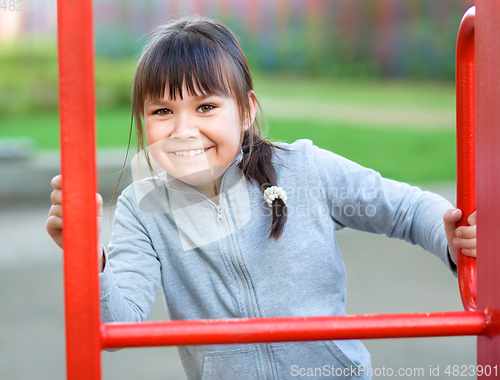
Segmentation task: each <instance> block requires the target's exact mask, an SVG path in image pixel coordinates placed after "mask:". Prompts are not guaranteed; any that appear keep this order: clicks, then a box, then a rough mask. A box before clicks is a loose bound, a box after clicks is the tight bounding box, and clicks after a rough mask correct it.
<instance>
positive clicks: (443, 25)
mask: <svg viewBox="0 0 500 380" xmlns="http://www.w3.org/2000/svg"><path fill="white" fill-rule="evenodd" d="M24 1H25V6H26V4H28V3H26V2H27V1H31V4H32V5H34V4H35V3H36V4H37V11H31V12H28V11H21V12H17V11H15V12H11V11H9V9H8V8H5V9H0V40H1V38H2V35H3V37H4V39H5V38H6V36H8V35H9V32H8V31H7V32H6V31H5V30H3V31H2V29H6V27H5V26H6V25H7V26H8V24H9V22H8V19H10V24H12V19H13V18H16V19H17V21H16V23H15V24H16V25H14V28H17V30H18V33H17V34H20V35H22V34H29V33H35V32H36V33H37V34H39V33H40V32H46V33H49V34H50V33H53V34H55V23H56V20H55V2H56V0H24ZM11 3H14V2H11ZM18 3H19V2H18ZM473 3H474V0H95V1H94V9H95V30H96V53H97V55H101V56H107V57H113V58H114V57H133V56H136V55H137V54H138V52H139V50H140V47H141V46H142V45H143V43H144V41H145V35H146V34H147V33H148V31H150V30H151V29H152V28H153V27H154V26H156V25H158V24H159V23H162V22H165V21H167V20H169V19H172V18H175V17H178V16H182V15H186V14H193V13H200V14H202V15H205V16H208V17H213V18H217V19H220V20H222V21H223V22H224V23H226V24H227V25H228V26H229V27H230V28H231V29H232V30H233V31H234V32H235V33H236V34H237V35H238V36H239V37H240V39H241V41H242V44H243V46H244V50H245V52H246V53H247V55H248V57H249V60H250V62H251V64H252V66H253V69H254V70H265V71H292V72H301V73H305V74H313V75H314V74H323V75H325V74H326V75H335V76H346V75H347V76H379V75H382V76H389V77H394V76H397V77H400V76H407V77H408V76H409V77H414V78H438V79H452V78H453V77H454V51H455V39H456V34H457V30H458V25H459V22H460V19H461V16H462V15H463V13H464V12H465V10H466V9H467V8H468V7H470V6H471V5H473ZM42 8H44V9H42ZM9 12H10V15H9V14H8V13H9ZM14 13H16V15H13V14H14ZM7 16H8V17H7ZM14 16H15V17H14ZM2 25H3V26H4V27H3V28H2ZM12 28H13V26H12V25H11V27H10V29H12ZM11 34H12V32H11Z"/></svg>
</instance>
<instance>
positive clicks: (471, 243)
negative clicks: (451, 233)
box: [453, 238, 476, 249]
mask: <svg viewBox="0 0 500 380" xmlns="http://www.w3.org/2000/svg"><path fill="white" fill-rule="evenodd" d="M453 245H454V246H455V247H456V248H462V249H476V239H475V238H474V239H460V238H455V239H453Z"/></svg>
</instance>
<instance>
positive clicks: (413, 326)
mask: <svg viewBox="0 0 500 380" xmlns="http://www.w3.org/2000/svg"><path fill="white" fill-rule="evenodd" d="M488 318H489V316H487V315H486V313H485V312H482V311H474V312H464V311H458V312H441V313H415V314H377V315H346V316H325V317H282V318H258V319H257V318H253V319H225V320H191V321H171V322H146V323H126V324H125V323H122V324H103V325H102V326H101V335H102V340H103V346H104V347H105V348H121V347H146V346H177V345H197V344H231V343H255V342H284V341H305V340H324V339H379V338H409V337H431V336H455V335H481V334H484V333H485V331H486V328H487V326H488V320H489V319H488Z"/></svg>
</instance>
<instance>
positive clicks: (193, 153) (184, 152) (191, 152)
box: [175, 149, 205, 156]
mask: <svg viewBox="0 0 500 380" xmlns="http://www.w3.org/2000/svg"><path fill="white" fill-rule="evenodd" d="M204 151H205V149H198V150H180V151H178V152H175V154H176V155H178V156H196V155H197V154H200V153H202V152H204Z"/></svg>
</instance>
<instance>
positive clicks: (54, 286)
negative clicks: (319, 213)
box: [0, 184, 476, 380]
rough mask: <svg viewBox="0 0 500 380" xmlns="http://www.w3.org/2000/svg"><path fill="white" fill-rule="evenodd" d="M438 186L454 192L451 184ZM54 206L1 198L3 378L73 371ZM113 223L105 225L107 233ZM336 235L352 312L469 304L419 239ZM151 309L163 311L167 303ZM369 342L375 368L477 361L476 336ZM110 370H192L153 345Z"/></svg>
mask: <svg viewBox="0 0 500 380" xmlns="http://www.w3.org/2000/svg"><path fill="white" fill-rule="evenodd" d="M432 188H433V189H435V190H436V191H437V192H439V193H442V194H443V195H445V196H447V197H448V198H453V187H452V186H451V185H449V184H444V185H442V186H436V185H434V186H433V187H432ZM48 208H49V202H48V201H38V202H36V203H31V204H29V203H18V204H9V205H6V204H1V205H0V209H1V213H0V231H1V236H2V248H1V250H0V300H1V304H2V305H1V308H0V379H5V380H58V379H64V378H65V362H64V355H65V351H64V319H63V288H62V263H61V252H60V250H59V249H58V248H57V247H56V246H55V244H54V243H53V242H52V241H51V240H50V238H49V237H48V235H47V234H46V232H45V226H44V223H45V219H46V215H47V212H48ZM105 220H109V218H107V219H106V218H105ZM109 231H110V228H109V225H105V226H104V231H103V235H104V236H105V237H104V240H107V239H109ZM338 240H339V244H340V246H341V250H342V253H343V257H344V260H345V265H346V268H347V272H348V275H349V278H348V298H347V299H348V301H347V311H348V312H349V313H392V312H418V311H424V312H427V311H440V310H460V309H461V304H460V300H459V295H458V291H457V285H456V279H455V278H454V277H453V276H452V275H451V274H449V273H447V271H446V269H445V268H444V266H443V265H442V264H441V263H440V262H439V261H438V260H437V259H436V258H434V257H432V256H431V255H430V254H428V253H426V252H424V251H423V250H421V249H420V248H418V247H414V246H411V245H409V244H406V243H404V242H401V241H397V240H393V239H387V238H385V237H383V236H376V235H371V234H366V233H359V232H356V231H348V230H346V231H341V232H340V233H339V234H338ZM153 318H154V319H163V318H165V312H164V310H163V305H162V302H159V303H157V305H156V308H155V311H154V315H153ZM365 344H366V345H367V347H368V348H369V350H370V351H371V353H372V361H373V366H374V367H375V368H382V366H385V367H386V368H393V369H395V370H396V369H398V368H423V369H425V371H426V372H425V373H426V374H428V371H429V369H430V368H431V367H432V368H436V367H437V366H439V367H440V372H441V377H442V378H448V377H447V376H444V373H443V371H444V369H445V368H446V366H448V365H450V364H451V365H453V364H460V365H463V364H467V365H470V364H474V363H475V355H476V353H475V338H474V337H456V338H426V339H399V340H372V341H365ZM426 377H427V376H426ZM103 378H104V379H121V380H127V379H138V378H142V379H151V380H154V379H163V380H165V379H172V380H174V379H175V380H178V379H184V375H183V373H182V368H181V366H180V362H179V359H178V356H177V352H176V350H175V349H174V348H148V349H125V350H121V351H119V352H115V353H103ZM378 378H383V377H378ZM433 378H434V377H433Z"/></svg>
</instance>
